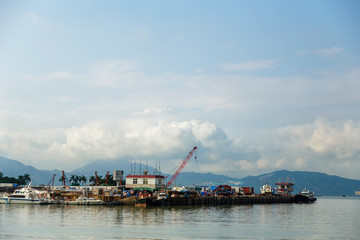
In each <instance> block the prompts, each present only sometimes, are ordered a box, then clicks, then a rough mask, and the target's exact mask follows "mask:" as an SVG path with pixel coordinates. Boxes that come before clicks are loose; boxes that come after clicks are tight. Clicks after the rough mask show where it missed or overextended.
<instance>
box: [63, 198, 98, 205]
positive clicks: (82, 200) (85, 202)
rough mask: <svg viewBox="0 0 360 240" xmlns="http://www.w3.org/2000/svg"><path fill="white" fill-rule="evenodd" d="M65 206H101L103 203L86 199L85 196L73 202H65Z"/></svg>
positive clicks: (93, 199)
mask: <svg viewBox="0 0 360 240" xmlns="http://www.w3.org/2000/svg"><path fill="white" fill-rule="evenodd" d="M65 204H66V205H103V204H104V201H102V200H99V199H95V198H92V197H90V198H88V197H85V196H80V197H78V198H77V199H76V200H75V201H65Z"/></svg>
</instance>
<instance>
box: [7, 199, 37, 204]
mask: <svg viewBox="0 0 360 240" xmlns="http://www.w3.org/2000/svg"><path fill="white" fill-rule="evenodd" d="M0 203H6V204H40V200H39V199H23V198H0Z"/></svg>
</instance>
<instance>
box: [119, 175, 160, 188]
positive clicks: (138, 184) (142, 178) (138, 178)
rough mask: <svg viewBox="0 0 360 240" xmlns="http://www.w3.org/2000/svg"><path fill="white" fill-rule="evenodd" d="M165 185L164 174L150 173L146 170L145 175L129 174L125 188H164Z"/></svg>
mask: <svg viewBox="0 0 360 240" xmlns="http://www.w3.org/2000/svg"><path fill="white" fill-rule="evenodd" d="M164 187H165V177H164V176H162V175H148V174H147V171H144V175H127V176H126V182H125V188H131V189H133V188H151V189H162V188H164Z"/></svg>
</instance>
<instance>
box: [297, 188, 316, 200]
mask: <svg viewBox="0 0 360 240" xmlns="http://www.w3.org/2000/svg"><path fill="white" fill-rule="evenodd" d="M300 194H301V195H303V196H306V197H309V198H311V197H314V193H312V192H310V190H308V189H306V188H304V190H302V191H301V193H300Z"/></svg>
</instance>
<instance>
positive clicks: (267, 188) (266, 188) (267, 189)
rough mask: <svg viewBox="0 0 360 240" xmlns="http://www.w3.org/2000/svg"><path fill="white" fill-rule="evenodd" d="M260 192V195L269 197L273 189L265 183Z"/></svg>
mask: <svg viewBox="0 0 360 240" xmlns="http://www.w3.org/2000/svg"><path fill="white" fill-rule="evenodd" d="M260 192H261V194H263V195H271V194H272V193H273V189H272V188H271V186H270V185H268V184H267V183H266V184H265V185H264V186H262V187H261V188H260Z"/></svg>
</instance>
